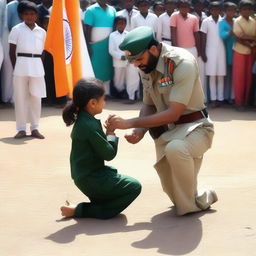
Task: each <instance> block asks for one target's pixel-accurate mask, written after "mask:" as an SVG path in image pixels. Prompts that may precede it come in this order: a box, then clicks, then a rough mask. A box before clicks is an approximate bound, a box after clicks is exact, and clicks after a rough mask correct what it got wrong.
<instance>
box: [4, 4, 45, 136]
mask: <svg viewBox="0 0 256 256" xmlns="http://www.w3.org/2000/svg"><path fill="white" fill-rule="evenodd" d="M18 12H19V14H20V17H21V18H22V20H23V22H22V23H20V24H18V25H16V26H15V27H13V28H12V30H11V33H10V35H9V43H10V58H11V62H12V65H13V68H14V72H13V90H14V107H15V115H16V128H17V131H18V133H17V134H16V135H15V137H14V138H15V139H20V138H24V137H26V123H27V120H29V121H30V129H31V136H32V137H35V138H38V139H44V136H43V135H42V134H41V133H39V131H38V128H39V120H40V116H41V98H44V97H46V89H45V81H44V67H43V63H42V59H41V56H42V52H43V49H44V41H45V37H46V32H45V30H44V29H42V28H40V27H39V26H38V25H37V24H36V20H37V13H38V12H37V6H36V5H35V4H34V3H33V2H30V1H22V2H20V3H19V5H18Z"/></svg>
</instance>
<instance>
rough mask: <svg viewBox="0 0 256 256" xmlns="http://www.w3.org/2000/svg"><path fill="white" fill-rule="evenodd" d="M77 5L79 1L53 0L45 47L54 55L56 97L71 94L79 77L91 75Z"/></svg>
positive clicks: (78, 5)
mask: <svg viewBox="0 0 256 256" xmlns="http://www.w3.org/2000/svg"><path fill="white" fill-rule="evenodd" d="M79 7H80V4H79V0H53V6H52V11H51V16H50V21H49V25H48V30H47V35H46V41H45V50H46V51H48V52H49V53H51V54H52V56H53V62H54V80H55V89H56V96H57V97H60V96H65V95H67V94H69V96H71V95H72V91H73V87H74V85H75V84H76V82H77V81H78V80H79V79H81V78H83V77H94V72H93V69H92V65H91V61H90V57H89V54H88V50H87V46H86V43H85V38H84V34H83V29H82V22H81V18H80V8H79Z"/></svg>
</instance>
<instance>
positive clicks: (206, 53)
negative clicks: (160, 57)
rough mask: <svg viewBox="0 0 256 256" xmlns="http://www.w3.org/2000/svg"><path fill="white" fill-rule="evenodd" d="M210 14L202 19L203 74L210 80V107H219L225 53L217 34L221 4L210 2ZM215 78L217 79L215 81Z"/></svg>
mask: <svg viewBox="0 0 256 256" xmlns="http://www.w3.org/2000/svg"><path fill="white" fill-rule="evenodd" d="M209 11H210V14H211V15H210V16H209V17H208V18H206V19H204V20H203V22H202V25H201V32H202V50H201V56H202V60H203V61H204V62H206V64H205V74H206V75H207V76H209V82H210V100H211V103H210V104H209V106H210V107H219V106H220V105H221V104H222V102H223V100H224V76H225V75H226V60H225V57H226V54H225V47H224V43H223V41H222V39H221V38H220V36H219V23H218V22H219V21H220V19H221V17H220V12H221V4H220V3H219V2H211V3H210V5H209ZM216 80H217V81H216Z"/></svg>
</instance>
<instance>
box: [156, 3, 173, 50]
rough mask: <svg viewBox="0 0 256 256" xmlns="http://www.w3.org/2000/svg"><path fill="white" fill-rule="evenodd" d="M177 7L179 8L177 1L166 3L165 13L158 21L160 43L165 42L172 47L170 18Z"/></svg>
mask: <svg viewBox="0 0 256 256" xmlns="http://www.w3.org/2000/svg"><path fill="white" fill-rule="evenodd" d="M176 6H177V1H176V0H165V1H164V8H165V12H164V13H163V14H161V15H160V16H159V19H158V28H157V40H158V42H164V43H166V44H169V45H172V42H171V28H170V18H171V15H172V13H173V12H174V10H175V9H176Z"/></svg>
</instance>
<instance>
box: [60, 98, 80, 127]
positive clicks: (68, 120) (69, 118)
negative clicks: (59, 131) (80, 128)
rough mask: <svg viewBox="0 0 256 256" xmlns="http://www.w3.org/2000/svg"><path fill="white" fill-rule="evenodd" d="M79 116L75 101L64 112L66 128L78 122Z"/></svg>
mask: <svg viewBox="0 0 256 256" xmlns="http://www.w3.org/2000/svg"><path fill="white" fill-rule="evenodd" d="M77 114H78V107H76V106H75V104H74V102H73V101H72V102H71V103H69V104H68V105H66V107H65V108H64V109H63V112H62V118H63V121H64V122H65V124H66V126H70V125H72V124H73V123H74V122H75V121H76V118H77Z"/></svg>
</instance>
